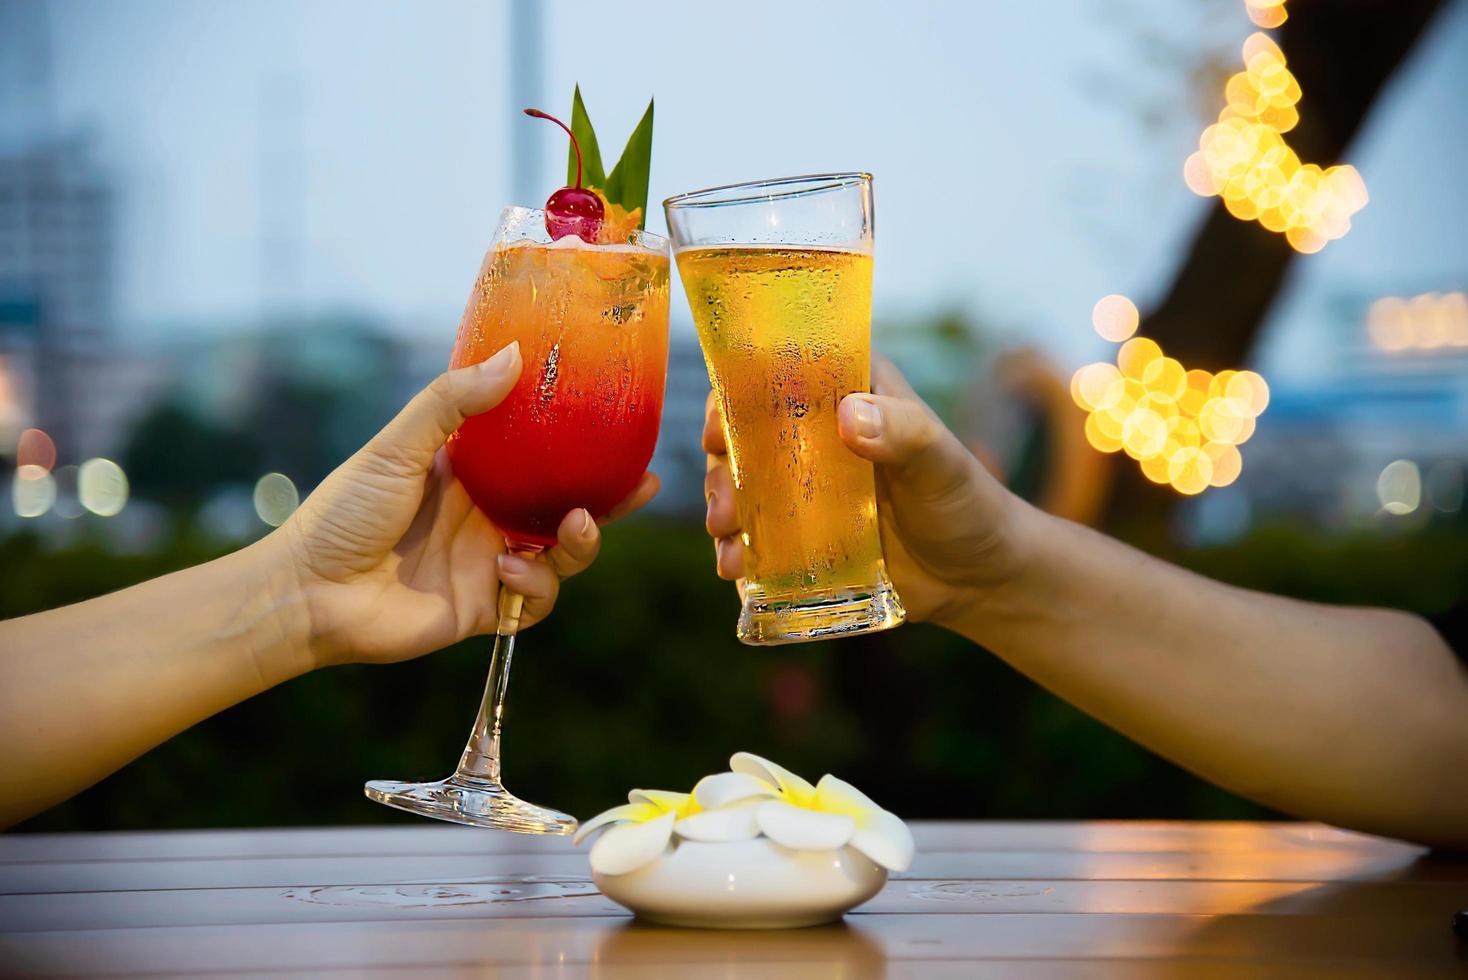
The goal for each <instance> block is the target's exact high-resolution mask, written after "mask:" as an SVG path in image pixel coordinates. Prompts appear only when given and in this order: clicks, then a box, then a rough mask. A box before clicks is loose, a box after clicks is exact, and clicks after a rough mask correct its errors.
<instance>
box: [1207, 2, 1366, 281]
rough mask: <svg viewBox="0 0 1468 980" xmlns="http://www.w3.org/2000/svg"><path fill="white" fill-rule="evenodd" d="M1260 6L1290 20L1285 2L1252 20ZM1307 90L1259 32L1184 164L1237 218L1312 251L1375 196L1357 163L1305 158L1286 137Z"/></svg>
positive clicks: (1252, 6)
mask: <svg viewBox="0 0 1468 980" xmlns="http://www.w3.org/2000/svg"><path fill="white" fill-rule="evenodd" d="M1256 10H1259V11H1263V10H1274V11H1278V15H1277V16H1278V21H1279V23H1283V22H1284V5H1283V3H1282V2H1276V3H1271V2H1269V0H1249V12H1250V16H1251V17H1254V14H1255V12H1256ZM1255 22H1256V23H1262V22H1261V21H1260V20H1259V19H1258V18H1257V17H1255ZM1264 26H1276V25H1274V24H1268V25H1264ZM1301 94H1302V93H1301V91H1300V83H1299V82H1297V81H1296V80H1295V76H1294V75H1292V74H1291V73H1290V70H1289V68H1287V67H1286V66H1285V56H1284V52H1283V51H1281V50H1280V49H1279V45H1277V44H1275V43H1274V42H1273V41H1272V40H1270V39H1269V37H1268V35H1265V34H1262V33H1255V34H1251V35H1250V36H1249V39H1248V40H1246V41H1245V42H1244V70H1243V71H1241V72H1238V73H1236V74H1234V75H1233V76H1232V77H1230V78H1229V80H1228V84H1227V85H1226V86H1225V87H1224V98H1225V100H1226V104H1225V105H1224V107H1223V110H1222V111H1221V112H1220V113H1219V114H1218V121H1217V122H1216V123H1214V124H1213V125H1212V126H1209V127H1208V128H1207V129H1205V130H1203V135H1202V136H1200V137H1199V138H1198V150H1197V151H1196V152H1195V153H1193V154H1192V155H1191V156H1189V157H1188V158H1187V160H1186V161H1185V162H1184V164H1183V180H1184V181H1185V182H1186V183H1187V185H1188V188H1189V189H1190V190H1192V191H1193V193H1195V194H1198V195H1200V196H1203V197H1219V198H1222V200H1223V205H1224V207H1226V208H1227V209H1228V212H1229V214H1231V215H1233V216H1234V217H1235V218H1238V219H1240V220H1241V221H1257V222H1259V224H1260V225H1262V226H1264V227H1265V228H1267V229H1269V230H1270V231H1273V232H1278V233H1280V234H1283V235H1284V236H1285V239H1286V240H1287V241H1289V243H1290V246H1291V247H1292V248H1294V249H1295V250H1296V251H1298V252H1305V253H1310V252H1318V251H1320V250H1321V249H1322V248H1324V247H1325V244H1326V243H1327V242H1330V241H1334V240H1335V239H1337V238H1341V237H1342V236H1344V235H1345V234H1346V232H1348V231H1350V230H1351V217H1352V216H1353V215H1354V214H1355V213H1356V212H1357V211H1359V210H1361V209H1362V208H1363V207H1365V206H1366V202H1367V200H1368V195H1367V193H1366V183H1365V181H1363V180H1362V179H1361V175H1360V174H1359V173H1358V172H1357V171H1356V168H1355V167H1352V166H1350V165H1349V164H1342V165H1339V166H1333V167H1325V168H1321V167H1320V165H1319V164H1314V163H1301V162H1300V157H1299V155H1298V154H1296V153H1295V151H1294V150H1293V149H1291V148H1290V146H1289V144H1288V143H1287V142H1285V139H1284V134H1285V133H1287V132H1289V131H1290V130H1292V129H1294V128H1295V125H1296V124H1297V123H1298V122H1299V121H1300V114H1299V112H1298V110H1297V109H1296V108H1295V106H1296V104H1297V103H1298V102H1299V101H1300V97H1301Z"/></svg>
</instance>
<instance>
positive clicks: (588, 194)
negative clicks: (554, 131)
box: [525, 109, 606, 243]
mask: <svg viewBox="0 0 1468 980" xmlns="http://www.w3.org/2000/svg"><path fill="white" fill-rule="evenodd" d="M525 115H527V116H534V117H535V118H536V119H549V120H550V121H551V122H553V123H555V124H556V125H557V126H559V127H561V128H562V129H564V130H565V131H566V135H567V136H569V137H571V145H572V146H573V147H575V149H576V186H575V187H562V188H561V189H560V190H558V191H556V192H555V193H554V194H552V195H551V196H550V198H549V199H547V200H546V202H545V230H546V231H547V232H549V233H550V236H551V241H559V240H561V239H562V238H565V237H566V236H567V235H577V236H580V238H581V240H582V241H583V242H590V243H595V241H596V236H597V234H598V233H599V232H600V231H601V223H602V219H604V218H605V217H606V208H604V207H602V203H601V198H600V197H598V196H597V195H596V194H595V193H594V192H592V191H589V190H587V189H586V188H584V187H582V186H581V144H580V143H578V142H576V134H575V133H573V132H571V128H570V127H569V126H567V125H566V124H565V123H563V122H561V121H560V120H559V119H557V118H556V117H555V116H552V115H551V114H550V113H547V112H541V111H540V110H539V109H526V110H525Z"/></svg>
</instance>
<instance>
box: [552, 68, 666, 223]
mask: <svg viewBox="0 0 1468 980" xmlns="http://www.w3.org/2000/svg"><path fill="white" fill-rule="evenodd" d="M652 108H653V100H651V99H649V100H648V102H647V111H646V112H644V113H643V114H642V121H641V122H639V123H638V124H637V128H636V129H634V130H632V135H631V136H629V137H628V138H627V145H626V146H625V147H623V149H622V156H621V157H620V158H619V159H618V160H617V163H616V166H614V167H612V172H611V173H610V174H608V173H607V172H606V170H605V169H604V167H603V165H602V159H601V147H600V145H599V144H598V143H597V139H596V130H594V129H593V128H592V126H591V117H590V116H589V115H588V114H587V112H586V103H585V102H584V101H582V98H581V86H580V85H577V86H576V94H575V97H574V98H573V99H572V102H571V132H573V133H575V134H576V140H577V142H579V143H580V144H581V161H582V171H583V179H584V180H585V182H586V184H587V186H589V187H592V188H594V189H595V190H596V191H597V192H598V193H600V194H601V196H602V197H604V198H606V200H607V202H608V203H609V204H615V205H617V206H618V207H619V208H621V209H622V210H623V211H625V212H627V213H629V214H630V213H632V212H634V211H637V212H639V217H638V222H637V227H638V228H645V227H646V226H647V184H648V176H649V174H650V173H651V171H652ZM575 179H576V153H575V151H574V150H573V151H570V153H569V156H568V158H567V166H566V181H567V183H571V182H572V181H574V180H575Z"/></svg>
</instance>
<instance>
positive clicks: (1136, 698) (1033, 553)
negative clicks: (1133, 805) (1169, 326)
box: [952, 508, 1468, 847]
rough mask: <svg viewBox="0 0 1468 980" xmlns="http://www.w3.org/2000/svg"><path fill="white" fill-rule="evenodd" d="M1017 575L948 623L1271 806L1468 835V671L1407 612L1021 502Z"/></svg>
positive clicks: (1449, 837)
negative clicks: (1278, 581)
mask: <svg viewBox="0 0 1468 980" xmlns="http://www.w3.org/2000/svg"><path fill="white" fill-rule="evenodd" d="M1017 524H1019V525H1021V527H1022V529H1021V531H1020V532H1019V534H1020V539H1021V541H1022V542H1023V543H1022V545H1021V547H1022V552H1023V554H1024V561H1023V564H1022V571H1021V573H1020V574H1019V575H1018V576H1017V577H1016V579H1015V581H1013V582H1012V583H1011V584H1009V585H1007V586H1005V587H1003V588H1001V589H1000V590H998V591H996V592H995V593H994V594H992V595H991V596H990V597H989V598H987V599H986V600H985V601H984V602H983V603H982V604H976V605H974V606H972V607H971V608H970V609H969V611H968V612H965V613H962V614H961V615H960V616H959V617H958V618H957V620H956V621H955V622H954V623H953V624H952V625H953V626H954V627H955V628H957V629H958V630H959V631H960V632H963V633H964V634H965V635H967V636H969V637H970V638H971V639H973V640H975V641H976V642H978V643H980V644H982V645H984V646H986V647H988V648H989V649H991V650H993V651H994V652H995V653H996V654H998V655H999V656H1001V657H1003V658H1004V659H1005V660H1006V661H1008V662H1009V663H1010V664H1012V665H1013V666H1014V667H1016V668H1017V669H1019V670H1020V671H1022V672H1024V673H1025V674H1027V675H1028V676H1030V677H1031V678H1033V679H1034V680H1036V681H1038V682H1039V683H1040V684H1042V685H1044V686H1045V687H1047V688H1049V689H1050V690H1052V691H1054V692H1055V693H1056V694H1058V695H1059V696H1061V697H1063V698H1065V699H1066V700H1067V701H1070V702H1071V703H1072V704H1075V705H1076V706H1077V707H1079V708H1081V709H1082V710H1084V711H1086V712H1088V713H1090V714H1092V715H1094V716H1096V717H1097V718H1099V719H1101V720H1102V721H1104V722H1106V723H1107V724H1109V725H1111V726H1112V727H1114V728H1116V729H1118V730H1119V731H1121V732H1123V733H1124V734H1126V735H1128V736H1130V737H1131V738H1134V739H1136V740H1137V741H1138V742H1141V743H1142V744H1143V745H1146V746H1147V747H1149V748H1151V749H1152V750H1154V751H1156V752H1158V753H1159V754H1161V755H1163V756H1166V757H1167V758H1169V759H1171V760H1172V761H1174V762H1176V763H1178V764H1179V765H1182V766H1184V767H1186V768H1188V769H1190V770H1192V771H1193V772H1195V773H1197V774H1198V775H1200V776H1203V777H1204V778H1206V779H1209V780H1212V781H1214V782H1217V783H1219V784H1221V785H1223V786H1225V787H1227V788H1229V789H1231V790H1233V791H1235V792H1237V793H1240V794H1241V795H1244V796H1247V797H1250V798H1252V799H1254V800H1257V801H1259V802H1261V803H1264V804H1266V805H1268V806H1271V807H1276V808H1278V809H1281V810H1285V811H1288V812H1290V813H1294V814H1298V815H1301V816H1307V817H1311V818H1315V819H1321V820H1327V821H1331V822H1334V823H1339V824H1343V825H1347V826H1351V827H1355V828H1359V829H1363V830H1367V831H1373V832H1377V833H1383V834H1389V835H1393V836H1399V837H1407V838H1412V839H1417V840H1421V841H1424V842H1428V843H1433V844H1439V845H1443V846H1455V847H1465V846H1468V776H1465V769H1464V760H1465V759H1468V671H1465V670H1464V669H1463V668H1462V666H1461V665H1460V664H1459V663H1458V662H1457V661H1456V660H1455V659H1454V658H1453V656H1452V654H1451V652H1450V651H1449V650H1448V648H1447V646H1446V644H1445V643H1444V642H1443V641H1442V639H1441V637H1440V636H1438V634H1437V633H1436V632H1435V631H1434V630H1433V629H1432V627H1431V626H1429V625H1428V624H1427V623H1426V622H1425V621H1423V620H1421V619H1419V618H1417V617H1415V616H1411V615H1409V614H1406V613H1400V612H1394V611H1388V610H1380V609H1354V608H1342V607H1331V606H1322V605H1317V604H1313V603H1306V602H1298V601H1294V600H1290V599H1283V598H1280V597H1277V596H1269V595H1263V594H1260V593H1256V592H1249V591H1246V590H1243V589H1237V588H1233V587H1230V586H1226V585H1222V584H1220V583H1218V582H1214V581H1211V580H1209V579H1206V578H1203V577H1201V576H1198V575H1195V574H1193V573H1191V572H1187V571H1184V570H1183V569H1180V568H1177V567H1175V566H1172V565H1168V564H1166V563H1165V562H1161V561H1158V560H1156V559H1153V558H1151V557H1149V556H1147V555H1145V554H1143V553H1141V552H1139V551H1137V550H1135V549H1133V548H1129V547H1127V546H1125V545H1122V544H1120V543H1118V542H1116V541H1113V540H1111V539H1109V538H1106V537H1104V536H1102V535H1100V534H1097V533H1095V532H1093V531H1090V530H1088V529H1086V528H1083V527H1080V526H1078V525H1075V524H1072V523H1070V522H1067V521H1062V520H1059V519H1056V518H1053V517H1049V516H1048V515H1044V514H1042V513H1040V512H1039V511H1035V510H1032V509H1029V508H1024V509H1023V513H1022V515H1021V516H1020V517H1019V518H1017Z"/></svg>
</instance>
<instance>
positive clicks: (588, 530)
mask: <svg viewBox="0 0 1468 980" xmlns="http://www.w3.org/2000/svg"><path fill="white" fill-rule="evenodd" d="M595 530H596V521H593V520H592V519H591V511H589V510H587V509H586V508H585V507H583V508H581V530H579V531H577V532H576V533H577V534H579V535H581V536H582V537H583V538H589V537H591V535H592V532H593V531H595Z"/></svg>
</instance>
